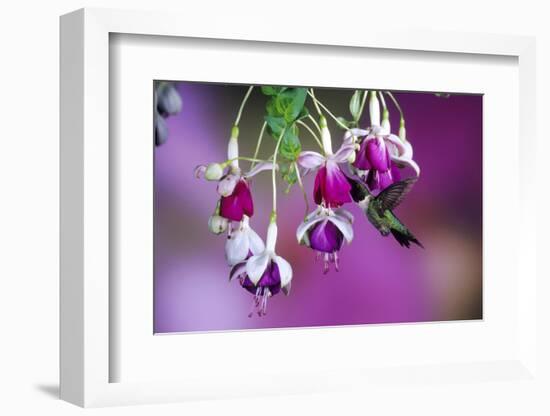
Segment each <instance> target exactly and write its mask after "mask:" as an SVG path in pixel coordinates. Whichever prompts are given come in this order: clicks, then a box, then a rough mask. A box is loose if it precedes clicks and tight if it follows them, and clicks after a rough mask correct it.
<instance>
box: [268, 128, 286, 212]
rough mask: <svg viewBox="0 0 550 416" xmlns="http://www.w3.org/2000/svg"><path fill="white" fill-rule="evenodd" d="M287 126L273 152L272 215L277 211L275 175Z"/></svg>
mask: <svg viewBox="0 0 550 416" xmlns="http://www.w3.org/2000/svg"><path fill="white" fill-rule="evenodd" d="M285 131H286V127H285V128H284V129H283V131H281V134H280V136H279V138H278V139H277V145H276V146H275V152H274V153H273V168H272V169H271V181H272V184H273V213H272V215H275V214H276V213H277V177H276V175H275V172H276V171H277V170H276V166H277V153H279V146H280V145H281V142H282V141H283V136H284V135H285Z"/></svg>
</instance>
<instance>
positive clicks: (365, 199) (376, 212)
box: [348, 177, 424, 248]
mask: <svg viewBox="0 0 550 416" xmlns="http://www.w3.org/2000/svg"><path fill="white" fill-rule="evenodd" d="M416 180H417V178H408V179H404V180H402V181H399V182H395V183H394V184H392V185H390V186H388V187H387V188H386V189H384V190H383V191H382V192H380V193H379V194H378V195H377V196H374V195H372V194H371V193H370V192H369V190H368V188H367V186H366V185H365V184H364V183H363V182H362V181H360V180H355V179H352V178H349V177H348V181H349V182H350V185H351V197H352V198H353V200H354V201H355V202H356V203H357V204H358V205H359V207H361V209H362V210H363V212H364V213H365V214H366V216H367V218H368V220H369V222H370V223H371V224H372V225H374V227H376V229H377V230H378V231H380V234H382V235H383V236H384V237H387V236H388V235H390V234H392V235H393V237H394V238H395V239H396V240H397V242H398V243H399V244H400V245H401V247H407V248H409V247H410V246H411V242H412V243H415V244H416V245H418V246H420V247H422V248H424V246H423V245H422V244H421V243H420V241H418V240H417V239H416V237H415V236H414V235H413V234H412V233H411V232H410V231H409V229H408V228H407V227H406V226H405V225H404V224H403V223H402V222H401V221H400V220H399V218H397V216H396V215H395V214H394V213H393V210H394V209H395V208H396V207H397V206H398V205H399V204H400V203H401V202H402V201H403V199H404V198H405V195H407V193H408V192H409V191H410V190H411V188H412V186H413V185H414V183H415V182H416Z"/></svg>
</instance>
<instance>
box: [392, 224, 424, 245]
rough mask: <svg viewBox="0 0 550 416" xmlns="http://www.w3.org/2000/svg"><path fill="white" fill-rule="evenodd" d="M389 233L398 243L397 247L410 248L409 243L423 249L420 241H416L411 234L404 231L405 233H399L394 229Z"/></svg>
mask: <svg viewBox="0 0 550 416" xmlns="http://www.w3.org/2000/svg"><path fill="white" fill-rule="evenodd" d="M391 233H392V235H393V237H394V238H395V240H396V241H397V242H398V243H399V245H401V247H407V248H410V247H411V242H412V243H414V244H416V245H417V246H419V247H422V248H424V246H423V245H422V243H421V242H420V241H418V240H417V239H416V237H415V236H414V235H412V233H411V232H410V231H408V230H407V231H405V232H401V231H399V230H396V229H393V228H392V229H391Z"/></svg>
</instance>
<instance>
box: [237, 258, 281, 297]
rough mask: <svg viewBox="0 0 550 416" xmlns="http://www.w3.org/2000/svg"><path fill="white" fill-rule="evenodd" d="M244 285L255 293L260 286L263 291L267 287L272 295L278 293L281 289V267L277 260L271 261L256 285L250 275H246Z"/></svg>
mask: <svg viewBox="0 0 550 416" xmlns="http://www.w3.org/2000/svg"><path fill="white" fill-rule="evenodd" d="M242 287H243V288H245V289H246V290H247V291H249V292H250V293H252V294H253V295H255V294H256V291H257V290H258V288H261V289H262V291H263V290H264V289H266V288H267V289H269V291H270V292H271V294H272V295H276V294H277V293H279V291H280V290H281V276H280V274H279V267H278V266H277V264H276V263H275V262H273V261H270V262H269V264H268V265H267V267H266V269H265V272H264V274H263V275H262V277H261V278H260V280H259V281H258V284H257V285H254V283H252V281H251V280H250V279H249V278H248V276H246V277H245V278H244V279H243V281H242Z"/></svg>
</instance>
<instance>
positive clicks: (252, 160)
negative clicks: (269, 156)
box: [224, 156, 270, 163]
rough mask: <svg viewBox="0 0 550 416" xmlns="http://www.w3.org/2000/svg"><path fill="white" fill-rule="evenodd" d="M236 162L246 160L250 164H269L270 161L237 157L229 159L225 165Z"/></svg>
mask: <svg viewBox="0 0 550 416" xmlns="http://www.w3.org/2000/svg"><path fill="white" fill-rule="evenodd" d="M234 160H246V161H248V162H254V163H267V162H270V160H264V159H256V158H255V157H245V156H239V157H235V158H233V159H228V160H226V161H225V162H224V163H231V162H233V161H234Z"/></svg>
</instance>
